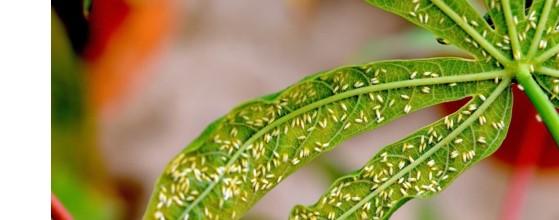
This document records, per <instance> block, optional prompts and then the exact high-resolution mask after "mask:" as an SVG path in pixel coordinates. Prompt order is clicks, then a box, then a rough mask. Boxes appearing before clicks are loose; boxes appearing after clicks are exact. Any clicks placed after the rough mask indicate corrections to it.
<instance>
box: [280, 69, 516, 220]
mask: <svg viewBox="0 0 559 220" xmlns="http://www.w3.org/2000/svg"><path fill="white" fill-rule="evenodd" d="M509 83H510V82H509V81H508V80H505V81H503V82H501V83H500V84H499V86H497V87H496V88H495V89H494V90H493V91H482V92H481V91H480V92H481V93H480V94H479V95H478V96H477V97H475V98H473V99H472V100H470V102H469V103H468V104H467V105H466V106H464V107H462V109H460V110H458V111H457V112H455V113H454V114H452V115H449V116H447V117H445V118H444V119H441V120H439V121H437V122H435V123H433V124H431V125H429V126H427V127H426V128H423V129H421V130H419V131H417V132H416V133H414V134H412V135H411V136H409V137H407V138H405V139H403V140H401V141H399V142H398V143H395V144H392V145H390V146H387V147H385V148H384V149H382V150H381V151H380V152H378V153H377V154H376V155H375V156H374V157H373V158H372V159H371V160H370V161H369V162H368V163H367V164H366V165H365V166H364V167H363V168H362V169H360V170H358V171H356V172H355V173H353V174H350V175H347V176H345V177H342V178H340V179H338V180H337V181H336V182H335V183H334V185H333V186H332V187H331V188H330V189H329V190H328V192H326V193H325V194H324V195H323V196H322V197H321V199H320V200H319V202H318V203H317V204H314V205H313V206H311V207H304V206H297V207H296V208H295V209H294V210H293V211H292V213H291V219H346V218H348V219H386V218H388V217H389V216H390V215H391V214H392V213H393V212H394V211H395V210H396V209H398V207H400V206H401V205H403V204H404V203H405V202H406V201H408V200H410V199H412V198H427V197H430V196H432V195H433V194H435V193H437V192H439V191H441V190H442V189H444V188H445V187H446V186H448V184H450V183H451V182H452V181H453V180H454V179H455V178H456V177H457V176H458V175H459V174H460V173H462V172H463V171H464V170H466V169H467V168H468V167H470V166H471V165H472V164H474V163H475V162H477V161H479V160H481V159H483V158H485V157H487V156H488V155H490V154H491V153H493V152H494V151H495V150H496V149H497V148H498V147H499V146H500V145H501V142H502V141H503V139H504V138H505V135H506V131H507V128H508V125H509V122H510V118H511V110H512V93H511V92H510V89H508V86H509ZM482 97H483V98H482ZM485 97H486V98H485Z"/></svg>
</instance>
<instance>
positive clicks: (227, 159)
mask: <svg viewBox="0 0 559 220" xmlns="http://www.w3.org/2000/svg"><path fill="white" fill-rule="evenodd" d="M495 68H496V67H495V66H493V65H491V64H487V63H485V62H474V61H468V60H464V59H451V58H444V59H425V60H415V61H385V62H376V63H370V64H366V65H362V66H349V67H343V68H339V69H335V70H332V71H327V72H323V73H319V74H315V75H313V76H310V77H307V78H305V79H304V80H302V81H300V82H298V83H297V84H295V85H293V86H291V87H289V88H288V89H286V90H284V91H281V92H279V93H276V94H273V95H270V96H266V97H263V98H260V99H257V100H254V101H250V102H248V103H246V104H243V105H241V106H239V107H237V108H235V109H234V110H232V111H231V112H230V113H228V114H227V115H225V116H224V117H222V118H221V119H219V120H217V121H216V122H214V123H213V124H212V125H210V126H209V127H208V128H207V129H206V130H205V131H204V132H203V133H202V135H201V136H200V137H198V138H197V139H196V140H195V141H194V142H193V143H192V144H190V145H189V146H188V147H186V148H185V149H184V150H183V151H182V152H181V153H179V154H178V155H177V157H176V158H175V159H173V160H172V161H171V162H170V163H169V164H168V165H167V167H166V168H165V171H164V172H163V174H162V176H161V177H160V178H159V180H158V182H157V186H156V187H155V189H154V192H153V194H152V197H151V200H150V204H149V206H148V209H147V212H146V214H145V216H144V218H146V219H218V218H221V219H224V218H225V219H238V218H240V217H242V215H243V214H244V213H245V212H246V211H247V210H248V209H249V208H250V207H251V206H252V205H253V204H254V203H255V202H256V201H258V200H259V199H260V197H262V196H263V195H264V194H265V193H266V192H268V191H269V190H270V189H272V188H273V187H274V186H275V185H277V184H278V183H279V182H281V180H283V179H284V178H285V177H287V176H288V175H289V174H291V173H292V172H294V171H295V170H296V169H298V168H299V167H301V166H302V165H303V164H305V163H306V162H308V161H309V160H312V159H313V158H315V157H316V156H318V155H320V154H321V153H323V152H326V151H330V150H331V149H332V148H333V147H334V146H335V145H337V144H339V143H340V142H341V141H343V140H345V139H347V138H350V137H352V136H354V135H357V134H359V133H362V132H364V131H366V130H371V129H374V128H376V127H379V126H381V125H383V124H385V123H387V122H390V121H392V120H394V119H396V118H399V117H402V116H404V115H406V114H407V113H410V112H413V111H416V110H418V109H422V108H425V107H428V106H432V105H435V104H438V103H442V102H447V101H452V100H458V99H461V98H463V97H466V96H478V95H480V94H486V93H488V92H489V91H492V90H494V89H495V83H494V80H495V79H499V78H502V77H504V76H505V72H504V71H502V70H498V69H495ZM464 119H465V118H464ZM441 134H442V133H441ZM487 136H488V137H490V136H489V135H487Z"/></svg>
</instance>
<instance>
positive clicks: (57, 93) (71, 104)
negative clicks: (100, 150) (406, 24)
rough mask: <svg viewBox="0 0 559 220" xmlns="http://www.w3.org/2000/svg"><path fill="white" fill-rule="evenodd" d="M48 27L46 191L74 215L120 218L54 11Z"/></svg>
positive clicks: (76, 65) (82, 84)
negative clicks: (48, 185)
mask: <svg viewBox="0 0 559 220" xmlns="http://www.w3.org/2000/svg"><path fill="white" fill-rule="evenodd" d="M51 26H52V31H51V33H52V36H51V39H52V42H51V46H52V52H51V58H52V63H51V81H52V82H51V83H52V90H51V98H52V109H51V114H52V115H51V119H52V125H51V131H52V136H51V147H52V148H51V150H52V157H51V161H52V162H51V172H52V174H51V177H52V181H51V190H52V192H53V193H54V194H55V195H56V196H57V197H58V198H59V199H60V201H61V202H62V204H63V205H64V207H65V208H66V209H68V211H69V212H70V213H71V214H72V216H73V217H74V218H75V219H86V220H87V219H92V220H94V219H119V217H120V216H122V211H121V207H120V204H119V201H118V200H117V199H116V198H115V196H114V195H112V194H111V193H110V190H108V188H109V184H107V183H108V181H106V179H105V178H106V177H104V175H103V174H104V173H103V169H102V166H101V165H100V163H99V158H97V157H96V156H97V154H96V153H97V152H96V151H95V149H94V148H93V147H94V145H93V143H92V142H93V141H92V136H91V133H92V130H93V129H91V121H90V119H89V117H90V116H88V115H89V114H90V113H88V112H87V107H86V106H87V105H86V98H85V96H86V94H85V81H84V79H83V75H82V74H81V72H80V66H79V63H78V59H77V58H76V56H75V55H74V54H73V52H72V49H71V47H70V44H69V40H68V39H67V38H66V36H67V35H66V34H65V33H64V27H63V26H62V23H61V22H60V20H59V19H58V17H57V16H56V14H55V13H54V12H52V17H51Z"/></svg>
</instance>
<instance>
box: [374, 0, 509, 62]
mask: <svg viewBox="0 0 559 220" xmlns="http://www.w3.org/2000/svg"><path fill="white" fill-rule="evenodd" d="M367 2H369V3H370V4H372V5H374V6H377V7H379V8H382V9H384V10H386V11H389V12H392V13H395V14H397V15H399V16H401V17H403V18H405V19H407V20H408V21H410V22H412V23H414V24H416V25H418V26H420V27H423V28H425V29H427V30H429V31H431V32H433V33H434V34H436V35H437V36H439V37H441V38H443V39H445V40H446V41H447V42H449V43H451V44H453V45H456V46H457V47H459V48H462V49H464V50H466V51H468V52H470V53H471V54H472V55H473V56H475V57H476V58H478V59H480V60H493V61H494V60H495V59H497V61H498V62H500V63H505V62H508V60H510V58H511V53H510V52H509V51H510V46H509V43H510V41H507V40H506V37H504V36H502V35H499V34H498V33H497V32H496V31H495V30H494V29H492V28H491V27H490V26H489V24H488V23H487V22H486V21H485V20H484V19H483V17H481V16H480V15H479V13H477V11H476V10H475V9H474V8H473V7H472V5H471V4H470V3H469V2H468V1H455V0H409V1H393V0H367Z"/></svg>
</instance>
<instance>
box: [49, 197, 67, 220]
mask: <svg viewBox="0 0 559 220" xmlns="http://www.w3.org/2000/svg"><path fill="white" fill-rule="evenodd" d="M50 212H51V213H50V216H51V218H52V220H72V215H70V213H69V212H68V211H67V210H66V208H64V205H62V203H61V202H60V201H59V200H58V198H56V196H55V195H54V193H52V194H51V199H50Z"/></svg>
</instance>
